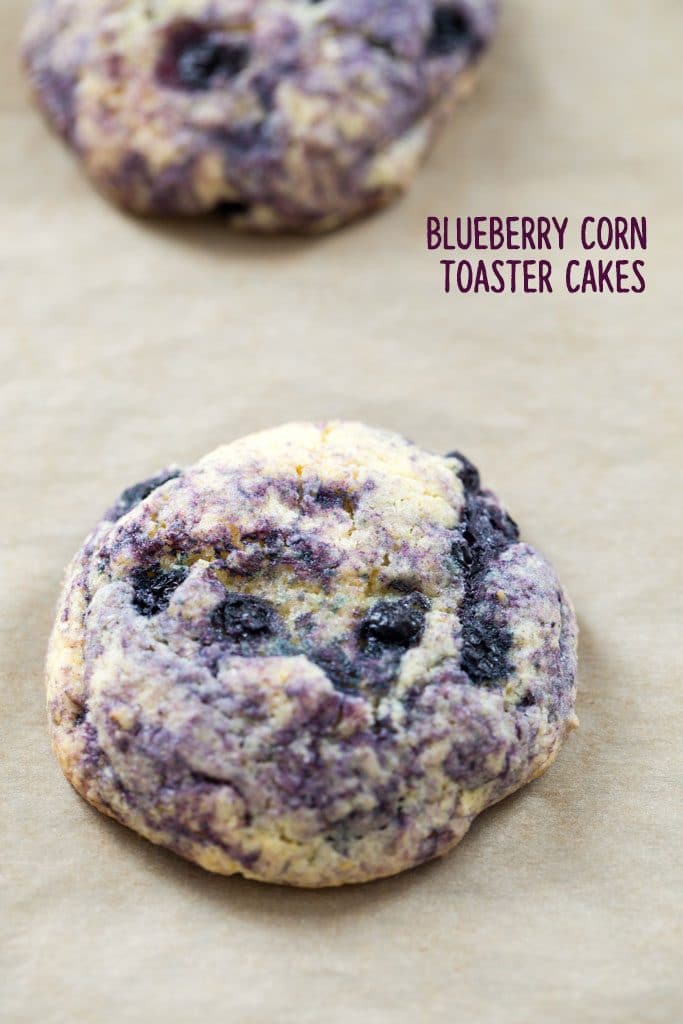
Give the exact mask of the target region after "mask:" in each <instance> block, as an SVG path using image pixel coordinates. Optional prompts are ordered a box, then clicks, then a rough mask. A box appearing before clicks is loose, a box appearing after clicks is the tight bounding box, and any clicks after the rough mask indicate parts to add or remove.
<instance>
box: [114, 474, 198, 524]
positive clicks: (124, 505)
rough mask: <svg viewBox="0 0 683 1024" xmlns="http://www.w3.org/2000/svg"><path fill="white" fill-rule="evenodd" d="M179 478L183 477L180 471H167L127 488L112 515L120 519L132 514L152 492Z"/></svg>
mask: <svg viewBox="0 0 683 1024" xmlns="http://www.w3.org/2000/svg"><path fill="white" fill-rule="evenodd" d="M179 476H182V473H181V471H180V470H179V469H171V470H165V471H164V472H163V473H158V474H157V476H151V477H150V478H149V480H143V481H142V482H141V483H139V484H133V486H132V487H127V488H126V490H125V491H124V492H123V494H122V495H121V497H120V498H119V499H118V500H117V502H116V504H115V505H114V508H113V509H112V512H111V513H110V515H113V516H114V517H115V518H116V519H120V518H121V516H123V515H125V514H126V512H130V510H131V509H132V508H134V507H135V506H136V505H139V504H140V502H141V501H144V500H145V498H148V497H149V495H150V494H151V493H152V491H156V489H157V487H161V485H162V484H165V483H166V482H167V481H168V480H175V479H176V478H177V477H179Z"/></svg>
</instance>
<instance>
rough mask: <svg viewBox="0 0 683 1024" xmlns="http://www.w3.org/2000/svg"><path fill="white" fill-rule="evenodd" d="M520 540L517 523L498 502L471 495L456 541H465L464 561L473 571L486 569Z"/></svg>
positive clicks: (477, 571)
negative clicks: (492, 561) (494, 559)
mask: <svg viewBox="0 0 683 1024" xmlns="http://www.w3.org/2000/svg"><path fill="white" fill-rule="evenodd" d="M518 540H519V528H518V526H517V524H516V523H515V521H514V520H513V519H511V518H510V516H509V515H507V513H505V512H503V511H502V510H501V509H500V508H499V507H498V505H493V504H489V503H488V502H486V501H482V500H480V499H478V498H472V497H468V499H467V502H466V505H465V511H464V516H463V522H462V524H461V535H460V537H459V538H457V539H456V541H455V542H454V544H455V545H456V546H457V545H460V544H462V546H463V550H464V551H466V552H467V554H466V556H465V559H464V564H465V565H466V566H467V567H468V568H469V569H470V571H471V573H473V574H478V573H481V572H483V571H484V570H485V569H486V566H487V564H488V562H490V561H491V560H492V559H493V558H495V557H496V555H498V554H500V552H501V551H504V550H505V548H507V547H509V546H510V544H514V543H516V542H517V541H518Z"/></svg>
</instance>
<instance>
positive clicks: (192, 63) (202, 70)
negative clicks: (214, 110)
mask: <svg viewBox="0 0 683 1024" xmlns="http://www.w3.org/2000/svg"><path fill="white" fill-rule="evenodd" d="M248 63H249V48H248V47H247V46H245V45H244V44H243V43H226V42H222V41H220V40H217V39H211V37H209V38H207V39H202V40H200V41H198V42H196V43H194V44H192V45H191V46H188V47H187V48H186V49H184V50H183V52H182V53H181V54H180V55H179V57H178V79H179V81H180V83H181V84H182V85H184V86H185V87H186V88H187V89H191V90H193V91H201V90H205V89H210V88H211V86H212V85H213V84H214V82H215V81H216V80H217V79H220V80H222V81H227V80H228V79H230V78H234V77H235V75H238V74H239V73H240V71H243V70H244V68H245V67H246V66H247V64H248Z"/></svg>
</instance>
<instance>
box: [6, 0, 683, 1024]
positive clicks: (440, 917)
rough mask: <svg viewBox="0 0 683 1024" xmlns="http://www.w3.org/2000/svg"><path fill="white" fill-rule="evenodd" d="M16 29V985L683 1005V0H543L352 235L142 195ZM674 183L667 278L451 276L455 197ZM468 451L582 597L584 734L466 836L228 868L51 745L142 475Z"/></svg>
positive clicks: (98, 1020) (577, 1016)
mask: <svg viewBox="0 0 683 1024" xmlns="http://www.w3.org/2000/svg"><path fill="white" fill-rule="evenodd" d="M25 10H26V3H25V2H23V0H3V3H2V9H1V11H0V46H1V53H0V57H1V61H2V64H1V67H2V76H3V88H2V90H1V91H0V168H1V174H0V239H1V241H0V335H1V339H2V342H1V348H2V360H3V368H2V375H1V379H0V386H1V393H2V399H1V401H2V433H1V434H0V438H1V444H2V463H1V471H2V501H1V502H0V544H1V546H2V561H3V572H2V593H1V597H0V601H1V606H0V629H2V633H3V640H2V645H3V646H2V656H1V659H0V665H1V668H2V675H3V681H2V700H3V710H2V716H1V722H2V734H3V740H2V744H1V745H0V755H1V757H2V761H3V767H2V794H1V800H2V802H1V804H0V807H1V814H2V847H1V852H0V873H1V874H2V878H3V897H2V899H3V906H2V915H1V918H0V928H1V929H2V933H3V941H2V947H3V948H2V956H3V963H4V967H3V968H2V981H1V982H0V1007H1V1008H0V1016H4V1019H6V1020H7V1021H11V1022H12V1024H19V1022H22V1024H23V1022H38V1024H53V1022H54V1024H57V1022H60V1024H61V1022H70V1024H72V1022H73V1024H81V1022H83V1024H110V1022H111V1024H113V1022H117V1024H118V1022H122V1021H135V1022H137V1021H141V1022H143V1021H144V1022H150V1024H152V1022H154V1024H156V1022H158V1021H160V1022H163V1024H166V1022H168V1024H176V1022H178V1024H184V1022H194V1021H226V1022H230V1024H271V1022H272V1024H342V1022H343V1024H346V1022H349V1024H350V1022H354V1024H385V1022H387V1024H388V1022H391V1024H417V1022H421V1021H426V1022H429V1024H432V1022H433V1024H441V1022H444V1024H446V1022H448V1024H470V1022H472V1024H537V1022H541V1021H543V1022H546V1021H557V1022H561V1024H574V1022H581V1024H590V1022H610V1024H611V1022H615V1024H616V1022H619V1024H621V1022H638V1024H665V1022H666V1024H677V1022H679V1021H681V1020H682V1019H683V982H682V980H681V973H682V957H681V954H682V952H683V947H682V942H681V932H680V929H679V925H680V914H681V896H682V885H681V882H682V874H681V860H682V854H683V848H682V844H681V834H682V830H681V816H680V803H681V781H682V777H683V765H682V758H681V751H682V747H683V740H682V738H681V731H682V717H681V710H682V709H681V676H682V673H683V658H682V656H681V625H682V621H683V596H682V587H681V571H682V570H683V555H682V551H683V526H682V512H681V508H682V503H683V483H682V476H683V473H682V469H681V463H682V461H683V410H682V408H681V392H682V384H683V358H682V349H683V339H682V337H681V334H682V330H681V314H682V312H683V301H682V298H681V296H682V293H683V289H682V288H681V274H682V273H683V255H682V251H681V238H682V230H683V218H682V216H681V213H682V202H683V200H682V193H681V180H682V170H683V161H682V159H681V158H682V156H683V106H682V96H683V88H682V87H683V58H682V57H681V41H682V40H683V4H681V0H652V2H650V3H643V2H642V0H601V2H598V3H596V2H595V0H573V2H561V3H560V2H549V0H517V2H515V0H508V3H507V5H506V9H505V15H504V19H503V25H502V31H501V34H500V37H499V41H498V44H497V47H496V49H495V53H494V55H493V56H492V58H491V60H490V61H489V62H488V64H487V66H486V68H485V70H484V73H483V79H482V83H481V87H480V89H479V91H478V92H477V93H476V95H475V96H474V97H473V98H472V99H471V100H470V101H469V102H468V103H467V104H466V105H465V106H464V107H463V108H462V109H461V111H460V113H459V114H458V115H457V116H456V118H455V119H454V121H453V123H452V124H451V126H450V128H449V129H448V131H447V134H446V136H445V138H444V139H443V140H442V141H441V143H440V144H439V145H438V147H437V149H436V151H435V153H434V154H433V156H432V158H431V159H430V161H429V163H428V165H427V167H426V168H425V170H424V172H423V174H422V176H421V178H420V179H419V181H418V183H417V186H416V187H415V189H414V190H413V192H412V193H411V194H410V196H409V197H408V198H407V199H406V200H405V201H404V202H402V203H401V204H400V205H398V206H396V207H394V208H393V209H392V210H390V211H389V212H387V213H385V214H383V215H380V216H378V217H376V218H374V219H372V220H370V221H366V222H364V223H362V224H359V225H356V226H354V227H353V228H351V229H349V230H346V231H344V232H342V233H340V234H337V235H335V236H333V237H329V238H324V239H320V240H317V241H300V240H284V241H277V240H275V241H260V240H254V239H244V238H239V237H235V236H232V235H231V234H229V233H227V232H226V231H225V230H224V229H223V228H222V227H221V226H219V225H217V224H203V225H196V224H183V225H171V224H159V223H153V224H152V223H147V224H146V223H139V222H134V221H132V220H130V219H127V218H126V217H124V216H122V215H120V214H119V213H117V212H115V211H114V210H113V209H111V208H109V207H108V206H107V205H106V204H105V203H104V202H103V201H102V200H101V199H100V198H98V196H97V195H96V194H95V193H94V192H93V191H92V190H91V189H90V187H89V186H88V185H86V183H85V182H84V180H83V179H82V178H81V176H80V174H79V173H78V172H77V170H76V168H75V166H74V164H73V162H72V160H71V159H70V157H69V156H68V155H67V154H66V152H65V151H64V150H63V149H62V148H61V147H60V145H59V144H58V143H56V142H55V141H54V140H53V139H52V138H50V137H49V136H48V134H47V133H46V131H45V129H44V127H43V125H42V123H41V122H40V120H39V119H38V118H37V117H36V116H35V115H34V113H33V112H32V110H31V109H30V107H29V105H28V103H27V100H26V94H25V89H24V85H23V83H22V80H21V77H20V74H19V72H18V70H17V68H16V60H15V51H16V39H17V35H18V32H19V28H20V24H21V21H22V19H23V16H24V13H25ZM443 213H450V214H451V215H453V216H455V215H456V214H458V213H461V214H471V215H475V214H494V213H496V214H528V213H533V214H540V213H544V214H556V215H557V216H562V215H565V214H566V215H568V216H569V217H570V218H571V219H572V225H573V226H574V227H576V223H577V220H578V219H579V218H580V217H582V216H584V215H587V214H591V213H597V214H601V213H607V214H646V215H647V216H648V218H649V224H650V249H649V252H648V254H647V275H648V290H647V292H646V294H645V295H643V296H624V297H617V296H614V297H609V296H608V297H602V298H601V297H590V296H587V297H572V296H569V295H567V294H564V293H563V292H562V291H560V292H558V293H557V294H555V295H553V296H552V297H538V296H529V297H522V296H516V297H514V296H508V297H499V296H490V297H487V296H479V297H477V298H474V297H470V298H457V297H456V296H450V297H446V296H444V295H442V294H441V292H440V282H439V273H438V272H439V267H438V265H437V263H436V259H437V257H434V256H430V255H428V254H427V253H426V252H425V247H424V219H425V217H426V216H427V215H428V214H443ZM332 416H344V417H359V418H362V419H365V420H367V421H369V422H371V423H376V424H380V425H384V426H387V427H390V428H395V429H398V430H400V431H402V432H404V433H406V434H408V435H409V436H411V437H413V438H414V439H415V440H417V441H419V442H420V443H422V444H424V445H426V446H430V447H433V448H434V449H436V450H440V451H446V450H449V449H451V448H453V447H455V446H457V447H460V448H462V449H463V450H464V451H465V452H466V453H468V454H469V455H470V457H471V458H472V459H474V460H475V461H476V462H477V463H478V464H479V465H480V467H481V468H482V470H483V473H484V476H485V479H486V480H487V481H488V482H490V483H492V484H493V485H494V486H495V487H496V488H497V489H498V490H499V491H500V493H501V494H502V495H503V496H504V497H505V499H506V500H507V502H508V504H509V506H510V508H511V509H512V511H513V513H514V515H515V517H516V518H518V519H519V521H520V522H521V523H522V525H523V529H524V533H525V536H526V537H527V538H528V539H530V540H531V541H532V542H533V543H536V544H538V545H539V546H540V547H541V548H542V549H543V550H544V551H545V552H546V553H547V555H548V556H549V557H550V558H551V559H552V561H553V562H554V563H555V565H556V566H557V568H558V571H559V572H560V575H561V576H562V578H563V579H564V580H565V582H566V584H567V586H568V588H569V590H570V593H571V594H572V596H573V598H574V601H575V604H576V607H577V610H578V615H579V619H580V623H581V629H582V635H581V672H580V683H581V690H580V702H579V713H580V717H581V723H582V724H581V729H580V730H579V732H578V733H576V734H575V735H574V736H573V737H572V738H571V740H570V742H569V744H568V746H567V748H566V749H565V751H564V753H563V755H562V756H561V758H560V760H559V761H558V763H557V764H556V765H555V767H554V768H553V769H552V770H551V771H550V772H549V774H548V775H546V777H545V778H543V779H541V780H540V781H538V782H536V783H534V784H533V785H532V786H530V787H529V788H528V789H527V790H525V791H524V792H522V793H520V794H518V795H517V796H515V797H513V798H511V799H509V800H507V801H505V802H504V803H503V804H501V805H499V806H498V807H497V808H495V809H493V810H492V811H490V812H489V813H487V814H486V815H485V816H484V817H483V818H482V819H481V820H480V821H479V822H478V823H477V824H476V825H475V826H474V827H473V829H472V831H471V833H470V835H469V836H468V837H467V839H466V840H465V841H464V842H463V844H462V846H461V847H460V848H459V850H457V851H456V852H455V853H454V854H453V855H451V856H450V857H448V858H447V859H446V860H445V861H442V862H439V863H436V864H433V865H430V866H427V867H425V868H422V869H420V870H417V871H415V872H412V873H410V874H407V875H404V876H403V877H400V878H396V879H393V880H389V881H385V882H380V883H375V884H372V885H369V886H365V887H360V888H355V889H347V890H344V891H325V892H319V893H315V892H297V891H293V890H287V889H278V888H269V887H265V886H259V885H257V884H255V883H249V882H245V881H243V880H241V879H225V878H219V877H212V876H210V875H208V874H205V873H203V872H202V871H201V870H200V869H198V868H195V867H192V866H190V865H189V864H186V863H184V862H182V861H180V860H178V859H176V858H175V857H174V856H172V855H171V854H169V853H166V852H164V851H162V850H160V849H156V848H155V847H153V846H151V845H149V844H148V843H146V842H145V841H143V840H141V839H138V838H137V837H136V836H134V835H133V834H132V833H129V832H127V831H126V830H125V829H124V828H122V827H120V826H118V825H116V824H115V823H113V822H111V821H109V820H106V819H105V818H103V817H101V816H100V815H99V814H97V813H96V812H95V811H93V810H91V809H90V808H89V807H88V806H86V805H85V804H84V803H83V802H82V801H81V800H80V799H79V798H78V797H77V796H76V795H75V794H74V793H73V792H72V791H71V790H70V789H69V787H68V786H67V784H66V782H65V781H64V779H63V778H62V776H61V774H60V772H59V769H58V768H57V766H56V764H55V763H54V761H53V759H52V757H51V755H50V752H49V748H48V742H47V735H46V728H45V717H44V707H43V701H44V698H43V681H42V663H43V656H44V649H45V644H46V639H47V634H48V631H49V628H50V624H51V618H52V614H53V606H54V602H55V600H56V596H57V590H58V585H59V580H60V575H61V571H62V568H63V566H64V565H65V564H66V562H67V560H68V559H69V557H70V556H71V554H72V553H73V552H74V550H75V549H76V547H77V546H78V545H79V544H80V542H81V540H82V538H83V536H84V535H85V533H86V532H87V530H88V529H89V527H90V526H91V524H92V523H93V521H94V520H95V519H96V518H97V516H98V515H99V513H100V511H101V510H102V509H103V508H104V507H105V506H106V505H107V504H108V503H109V502H110V501H111V499H112V498H113V496H115V495H116V494H117V493H118V492H119V491H120V490H121V489H122V488H123V487H124V486H126V485H128V484H129V483H131V482H133V481H135V480H138V479H141V478H144V477H145V476H147V475H148V474H150V473H151V472H153V471H154V470H156V469H157V468H158V467H159V466H161V465H164V464H166V463H168V462H169V461H178V462H180V463H183V462H189V461H193V460H194V459H195V458H197V457H199V456H200V455H202V454H203V453H204V452H205V451H206V450H208V449H210V448H212V447H213V446H215V445H216V444H218V443H220V442H223V441H226V440H229V439H231V438H233V437H235V436H238V435H240V434H242V433H245V432H247V431H250V430H252V429H256V428H260V427H265V426H269V425H273V424H277V423H279V422H283V421H286V420H289V419H293V418H325V417H332Z"/></svg>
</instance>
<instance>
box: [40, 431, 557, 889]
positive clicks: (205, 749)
mask: <svg viewBox="0 0 683 1024" xmlns="http://www.w3.org/2000/svg"><path fill="white" fill-rule="evenodd" d="M575 670H576V621H575V617H574V613H573V610H572V607H571V604H570V601H569V599H568V597H567V595H566V594H565V592H564V590H563V589H562V586H561V585H560V583H559V582H558V579H557V577H556V575H555V573H554V572H553V570H552V569H551V568H550V566H549V565H548V563H547V562H546V561H545V560H544V559H543V558H542V557H541V556H540V555H539V554H538V553H537V552H536V551H535V550H534V549H533V548H531V547H530V546H529V545H528V544H524V543H522V542H521V541H520V540H519V533H518V529H517V527H516V525H515V523H514V522H513V520H512V519H511V518H510V517H509V516H508V514H507V513H506V512H505V510H504V509H503V507H502V506H501V504H500V503H499V501H498V499H497V498H496V497H495V496H494V494H492V492H491V491H489V490H486V489H483V488H482V487H481V484H480V479H479V474H478V472H477V470H476V469H475V468H474V466H473V465H472V464H471V463H470V462H468V460H467V459H466V458H464V457H463V456H462V455H460V454H458V453H453V454H451V455H448V456H445V457H441V456H437V455H433V454H430V453H428V452H426V451H423V450H421V449H420V448H418V447H416V446H415V445H414V444H411V443H410V442H408V441H406V440H404V439H403V438H401V437H399V436H397V435H395V434H391V433H386V432H384V431H379V430H374V429H370V428H368V427H366V426H363V425H361V424H358V423H344V422H333V423H329V424H326V425H313V424H306V423H300V424H289V425H287V426H284V427H281V428H278V429H275V430H269V431H265V432H263V433H259V434H255V435H252V436H250V437H246V438H244V439H242V440H239V441H236V442H234V443H233V444H229V445H227V446H224V447H221V448H218V449H217V450H216V451H214V452H212V453H211V454H210V455H207V456H206V457H205V458H203V459H202V460H201V461H200V462H198V463H197V464H196V465H195V466H193V467H191V468H190V469H187V470H185V471H181V470H179V469H176V468H171V469H167V470H166V471H164V472H162V473H160V474H159V475H158V476H156V477H154V478H152V479H150V480H147V481H145V482H144V483H142V484H138V485H136V486H135V487H131V488H129V489H128V490H127V491H125V492H124V493H123V494H122V496H121V497H120V498H119V500H118V501H117V502H116V503H115V504H114V505H113V507H112V508H111V509H110V510H109V511H108V512H107V514H106V515H105V517H104V518H103V519H102V521H101V522H100V523H99V524H98V525H97V526H96V527H95V529H94V531H93V532H92V534H91V535H90V537H89V538H88V539H87V541H86V543H85V545H84V547H83V548H82V550H81V551H80V552H79V553H78V555H77V556H76V557H75V559H74V561H73V562H72V564H71V566H70V567H69V569H68V572H67V577H66V581H65V585H64V590H63V595H62V598H61V604H60V607H59V611H58V615H57V620H56V624H55V627H54V631H53V635H52V639H51V643H50V650H49V655H48V666H47V676H48V708H49V718H50V722H51V729H52V738H53V744H54V749H55V751H56V754H57V757H58V759H59V761H60V764H61V766H62V768H63V770H64V772H65V774H66V776H67V778H68V779H69V781H70V782H71V783H72V784H73V786H74V787H75V788H76V789H77V790H78V792H79V793H81V795H82V796H84V797H85V798H86V800H89V801H90V803H92V804H94V805H95V806H96V807H98V808H99V809H100V810H101V811H103V812H105V813H106V814H109V815H111V816H112V817H113V818H116V819H117V820H118V821H120V822H122V823H123V824H125V825H128V826H129V827H130V828H132V829H134V830H135V831H137V832H139V833H141V834H142V835H143V836H146V837H147V838H148V839H150V840H152V842H154V843H159V844H161V845H163V846H166V847H168V848H169V849H171V850H174V851H175V852H176V853H178V854H180V855H182V856H183V857H186V858H188V859H189V860H192V861H195V862H196V863H198V864H201V865H202V866H203V867H205V868H207V869H209V870H210V871H217V872H221V873H224V874H232V873H235V872H239V873H241V874H242V875H245V876H247V877H249V878H257V879H261V880H263V881H268V882H278V883H284V884H289V885H298V886H330V885H341V884H344V883H347V882H362V881H367V880H369V879H373V878H378V877H381V876H384V875H391V874H395V873H396V872H399V871H402V870H404V869H405V868H410V867H412V866H413V865H416V864H420V863H421V862H423V861H427V860H430V859H431V858H433V857H437V856H440V855H442V854H444V853H445V852H446V851H447V850H449V849H451V847H453V846H455V845H456V844H457V843H458V842H459V841H460V840H461V839H462V837H463V836H464V834H465V833H466V831H467V829H468V828H469V826H470V824H471V822H472V820H473V819H474V818H475V816H476V815H477V814H479V813H480V812H481V811H483V810H484V808H486V807H488V806H489V805H490V804H492V803H495V802H496V801H497V800H500V799H501V798H502V797H504V796H506V795H507V794H509V793H511V792H512V791H513V790H516V789H517V788H518V787H520V786H522V785H524V784H525V783H527V782H529V781H530V780H531V779H534V778H536V776H538V775H540V774H541V773H542V772H544V771H545V770H546V768H548V767H549V765H550V764H551V763H552V762H553V761H554V759H555V757H556V755H557V753H558V751H559V749H560V746H561V744H562V742H563V741H564V739H565V737H566V736H567V734H568V733H569V732H570V731H571V730H572V728H573V727H574V726H575V724H576V718H575V715H574V710H573V709H574V701H575Z"/></svg>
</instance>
